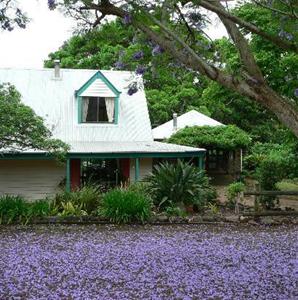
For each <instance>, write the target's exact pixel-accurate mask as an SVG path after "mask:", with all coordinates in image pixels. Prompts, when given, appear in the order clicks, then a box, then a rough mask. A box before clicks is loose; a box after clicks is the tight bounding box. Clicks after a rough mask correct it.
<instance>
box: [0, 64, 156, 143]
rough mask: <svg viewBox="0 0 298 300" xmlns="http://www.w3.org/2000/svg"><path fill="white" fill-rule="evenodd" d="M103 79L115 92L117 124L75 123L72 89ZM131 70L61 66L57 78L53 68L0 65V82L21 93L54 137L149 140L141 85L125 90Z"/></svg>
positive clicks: (76, 109)
mask: <svg viewBox="0 0 298 300" xmlns="http://www.w3.org/2000/svg"><path fill="white" fill-rule="evenodd" d="M97 79H101V80H104V81H105V83H106V84H109V86H110V88H111V89H112V90H113V91H114V92H115V93H116V92H117V93H120V92H121V94H119V117H118V124H78V99H77V97H76V96H75V91H77V92H78V91H80V92H82V90H83V89H82V87H84V86H88V84H89V83H94V82H95V81H96V80H97ZM132 81H133V73H131V72H126V71H101V72H98V70H82V69H61V79H57V78H54V70H53V69H9V68H7V69H1V68H0V84H1V83H4V82H10V83H11V84H13V85H15V87H16V88H17V90H18V91H19V92H20V93H21V95H22V102H23V103H25V104H26V105H28V106H30V107H31V108H33V109H34V111H35V113H36V114H37V115H39V116H41V117H43V118H44V119H45V124H46V125H47V126H48V128H49V129H50V130H51V131H52V133H53V136H54V137H55V138H59V139H61V140H63V141H65V142H67V143H69V144H71V143H72V142H75V141H77V142H90V141H92V142H101V141H102V142H103V141H105V142H116V141H117V142H121V141H123V142H124V141H125V142H133V141H153V137H152V132H151V123H150V119H149V113H148V108H147V102H146V97H145V92H144V89H140V90H139V91H138V92H137V93H135V94H134V95H132V96H129V95H128V94H127V91H128V86H129V84H130V83H131V82H132Z"/></svg>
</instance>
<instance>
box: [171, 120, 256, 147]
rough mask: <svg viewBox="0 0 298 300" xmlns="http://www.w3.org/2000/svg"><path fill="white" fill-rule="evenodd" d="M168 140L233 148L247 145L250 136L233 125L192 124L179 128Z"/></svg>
mask: <svg viewBox="0 0 298 300" xmlns="http://www.w3.org/2000/svg"><path fill="white" fill-rule="evenodd" d="M169 142H170V143H174V144H180V145H187V146H193V147H198V146H199V147H204V148H217V149H222V150H234V149H239V148H246V147H248V146H249V144H250V143H251V138H250V136H249V135H248V134H247V133H246V132H245V131H243V130H242V129H240V128H238V127H237V126H235V125H227V126H193V127H186V128H184V129H181V130H179V131H178V132H177V133H175V134H174V135H172V136H171V137H170V139H169Z"/></svg>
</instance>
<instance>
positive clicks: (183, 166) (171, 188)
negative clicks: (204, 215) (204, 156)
mask: <svg viewBox="0 0 298 300" xmlns="http://www.w3.org/2000/svg"><path fill="white" fill-rule="evenodd" d="M146 180H147V181H148V182H149V186H150V190H151V192H152V196H153V201H154V204H155V205H156V206H157V208H158V209H159V210H163V209H165V208H166V207H169V206H173V205H177V204H179V203H184V204H185V205H191V204H197V205H199V206H203V205H205V203H206V201H207V200H208V198H209V197H210V195H211V194H212V189H211V187H210V186H209V179H208V177H207V176H206V175H205V172H204V171H201V170H199V169H198V168H197V167H195V166H192V165H190V164H189V163H185V162H183V161H181V160H178V161H177V163H176V164H170V163H168V162H164V163H161V164H159V165H156V166H154V168H153V172H152V173H151V174H150V175H149V176H148V177H147V179H146Z"/></svg>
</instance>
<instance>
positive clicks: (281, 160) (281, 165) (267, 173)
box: [244, 143, 298, 208]
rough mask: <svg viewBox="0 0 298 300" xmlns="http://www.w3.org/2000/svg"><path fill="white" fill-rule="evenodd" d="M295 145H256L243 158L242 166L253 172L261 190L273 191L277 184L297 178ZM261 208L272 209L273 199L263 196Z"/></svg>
mask: <svg viewBox="0 0 298 300" xmlns="http://www.w3.org/2000/svg"><path fill="white" fill-rule="evenodd" d="M296 147H297V146H295V144H283V145H280V144H260V143H258V144H256V145H254V147H252V149H251V151H250V154H249V155H248V156H247V157H246V158H245V160H244V165H245V166H246V168H247V169H249V170H253V176H254V177H255V179H257V180H258V181H259V183H260V185H261V188H262V189H263V190H275V189H276V184H277V182H280V181H282V180H284V179H293V178H295V177H298V154H297V153H298V152H297V150H296ZM260 202H261V204H262V205H263V207H266V208H272V207H273V206H274V205H275V202H276V199H275V198H274V197H268V196H266V197H265V196H264V197H262V199H261V201H260Z"/></svg>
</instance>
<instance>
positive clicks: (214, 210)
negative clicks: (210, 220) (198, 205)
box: [206, 202, 220, 215]
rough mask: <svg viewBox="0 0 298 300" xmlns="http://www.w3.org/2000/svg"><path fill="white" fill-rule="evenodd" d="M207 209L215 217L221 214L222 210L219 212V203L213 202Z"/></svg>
mask: <svg viewBox="0 0 298 300" xmlns="http://www.w3.org/2000/svg"><path fill="white" fill-rule="evenodd" d="M206 208H207V209H209V210H210V211H211V213H212V214H213V215H217V214H219V211H220V210H219V206H218V205H217V203H211V202H209V203H208V204H207V205H206Z"/></svg>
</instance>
